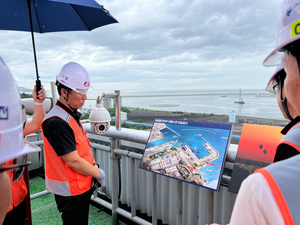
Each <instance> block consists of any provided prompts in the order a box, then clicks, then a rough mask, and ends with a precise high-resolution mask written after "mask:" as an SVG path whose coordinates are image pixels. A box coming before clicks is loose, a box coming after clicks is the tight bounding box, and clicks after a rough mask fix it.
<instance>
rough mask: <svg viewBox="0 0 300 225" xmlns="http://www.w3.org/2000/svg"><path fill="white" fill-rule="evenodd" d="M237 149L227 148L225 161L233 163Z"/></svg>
mask: <svg viewBox="0 0 300 225" xmlns="http://www.w3.org/2000/svg"><path fill="white" fill-rule="evenodd" d="M236 153H237V150H232V149H230V148H229V149H228V151H227V155H226V161H227V162H231V163H234V162H235V158H236Z"/></svg>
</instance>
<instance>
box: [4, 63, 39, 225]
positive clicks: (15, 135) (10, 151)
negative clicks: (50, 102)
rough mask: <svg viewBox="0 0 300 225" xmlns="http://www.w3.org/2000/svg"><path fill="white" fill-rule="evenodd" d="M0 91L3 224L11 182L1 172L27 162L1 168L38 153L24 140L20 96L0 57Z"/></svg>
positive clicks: (9, 199)
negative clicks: (17, 159) (7, 162)
mask: <svg viewBox="0 0 300 225" xmlns="http://www.w3.org/2000/svg"><path fill="white" fill-rule="evenodd" d="M0 92H1V93H2V95H5V98H0V224H2V223H3V220H4V217H5V215H6V212H7V210H8V207H9V205H10V201H11V193H10V180H9V178H8V176H7V174H6V173H4V172H5V171H9V170H14V169H17V168H20V167H24V166H28V165H29V164H30V163H29V162H28V161H25V162H24V163H22V164H19V165H12V166H9V167H6V168H3V164H4V163H5V162H6V161H8V160H11V159H15V158H18V157H20V156H22V155H25V154H28V153H31V152H36V151H40V148H38V147H37V146H35V145H32V144H30V143H27V142H25V141H24V139H23V122H22V110H21V100H20V94H19V91H18V87H17V85H16V82H15V80H14V79H13V77H12V75H11V73H10V71H9V69H8V67H7V66H6V64H5V63H4V61H3V60H2V58H0Z"/></svg>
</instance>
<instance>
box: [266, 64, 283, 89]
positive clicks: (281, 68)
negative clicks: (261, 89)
mask: <svg viewBox="0 0 300 225" xmlns="http://www.w3.org/2000/svg"><path fill="white" fill-rule="evenodd" d="M282 70H284V68H283V65H279V66H277V67H276V70H275V72H274V73H273V75H272V77H271V78H270V80H269V82H268V84H267V86H266V89H265V90H266V91H268V92H271V93H274V94H276V93H275V91H274V90H273V87H274V85H275V84H276V83H274V82H276V81H274V77H275V76H276V75H277V74H278V73H279V72H280V71H282Z"/></svg>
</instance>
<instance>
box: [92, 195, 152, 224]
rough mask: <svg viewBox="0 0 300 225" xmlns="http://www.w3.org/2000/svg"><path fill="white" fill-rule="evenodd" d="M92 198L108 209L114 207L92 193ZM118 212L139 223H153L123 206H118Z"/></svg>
mask: <svg viewBox="0 0 300 225" xmlns="http://www.w3.org/2000/svg"><path fill="white" fill-rule="evenodd" d="M91 200H92V201H94V202H97V203H98V204H100V205H102V206H104V207H106V208H107V209H109V210H111V209H112V205H111V204H110V203H108V202H106V201H104V200H102V199H101V198H98V197H95V196H93V195H92V197H91ZM116 211H117V213H119V214H120V215H122V216H124V217H125V218H127V219H130V220H131V221H134V222H135V223H137V224H145V225H151V223H149V222H148V221H146V220H143V219H142V218H140V217H137V216H131V214H130V213H129V212H127V211H125V210H123V209H121V208H119V207H118V208H117V209H116Z"/></svg>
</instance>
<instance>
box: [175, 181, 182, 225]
mask: <svg viewBox="0 0 300 225" xmlns="http://www.w3.org/2000/svg"><path fill="white" fill-rule="evenodd" d="M176 182H177V185H176V186H177V223H176V224H177V225H182V182H181V181H176Z"/></svg>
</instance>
